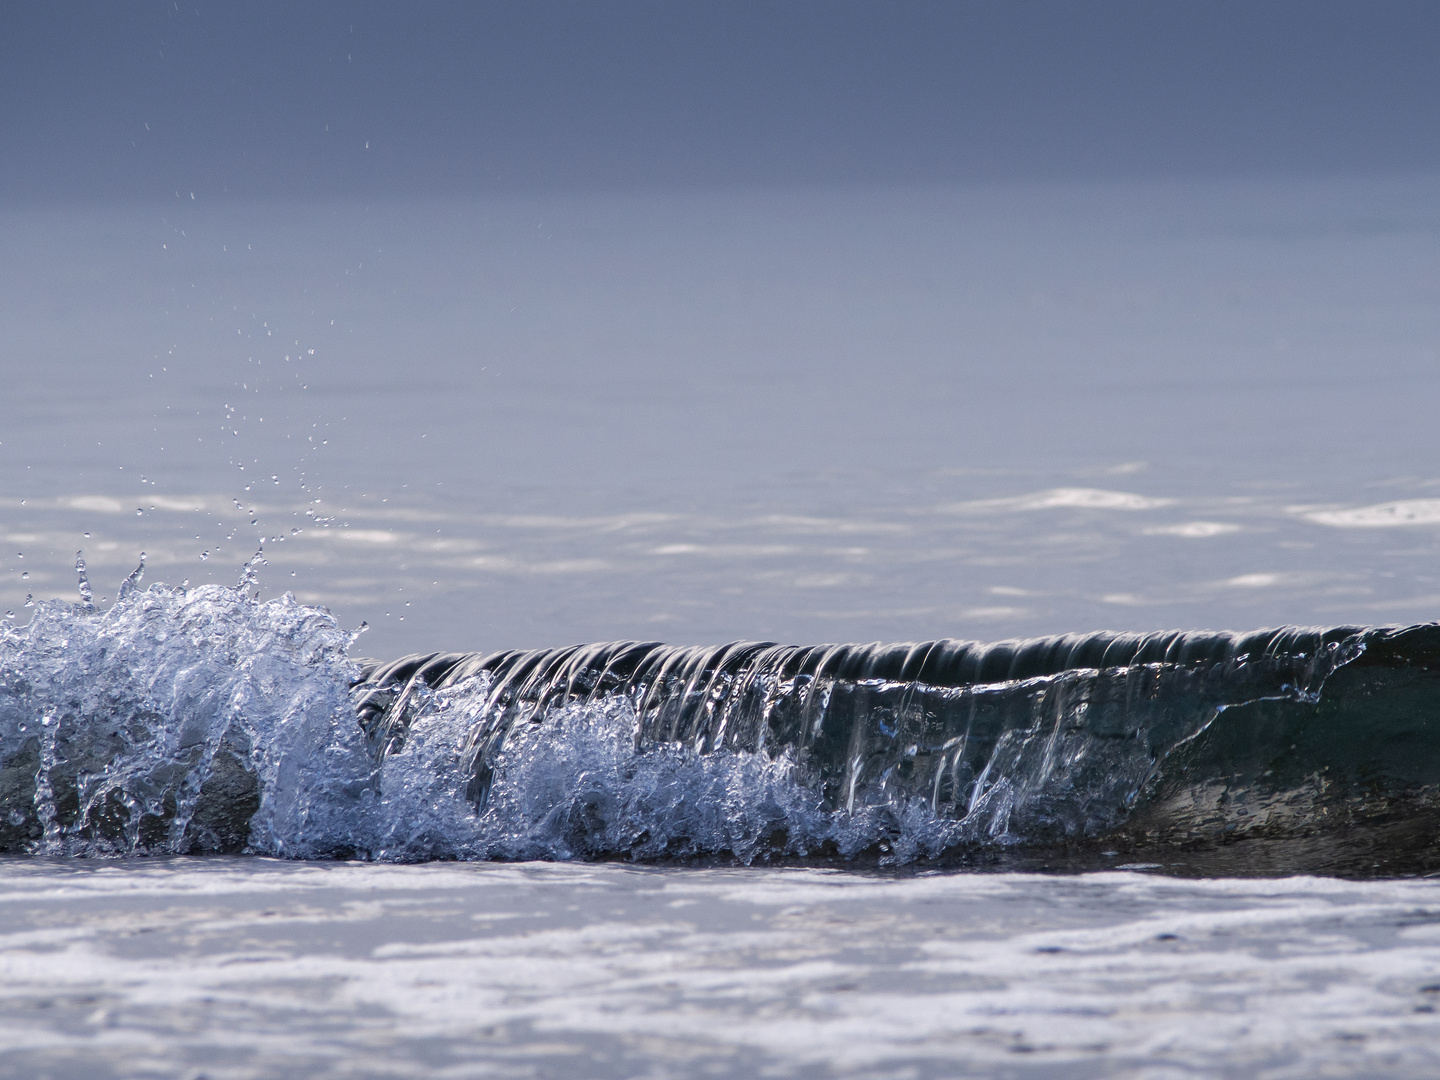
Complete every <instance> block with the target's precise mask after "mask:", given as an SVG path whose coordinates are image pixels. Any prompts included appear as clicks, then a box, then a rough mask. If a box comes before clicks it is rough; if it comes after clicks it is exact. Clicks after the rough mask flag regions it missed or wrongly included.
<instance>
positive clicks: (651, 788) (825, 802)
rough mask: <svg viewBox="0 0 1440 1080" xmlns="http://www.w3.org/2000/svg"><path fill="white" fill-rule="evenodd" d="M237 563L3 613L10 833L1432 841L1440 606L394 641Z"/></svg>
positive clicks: (994, 844) (353, 850)
mask: <svg viewBox="0 0 1440 1080" xmlns="http://www.w3.org/2000/svg"><path fill="white" fill-rule="evenodd" d="M252 584H253V569H247V576H246V578H245V579H243V580H242V582H241V584H240V586H238V587H236V588H223V587H220V586H214V585H207V586H202V587H200V588H195V589H183V588H174V587H169V586H165V585H154V586H151V587H150V588H149V589H146V590H142V589H140V587H139V585H138V577H136V576H132V579H131V580H130V581H129V582H127V584H126V586H125V587H124V588H122V590H121V595H120V597H119V599H118V600H117V601H116V603H115V604H114V605H113V606H112V607H110V608H109V609H108V610H103V611H102V610H97V609H96V607H95V606H94V604H93V603H92V602H91V601H90V600H88V599H87V601H86V602H84V603H80V604H69V603H64V602H61V601H58V600H57V601H48V602H43V603H41V604H39V605H37V607H36V609H35V613H34V616H33V618H32V620H31V622H30V623H29V625H27V626H24V627H14V626H7V627H5V628H3V629H0V850H3V851H7V852H12V853H32V854H50V855H133V854H178V853H204V852H240V851H245V852H253V853H259V854H269V855H278V856H285V857H303V858H314V857H355V858H366V859H389V860H420V859H435V858H505V859H519V858H552V859H572V858H579V859H596V858H626V859H637V860H694V859H724V860H735V861H740V862H754V861H757V860H797V859H801V860H815V859H822V860H855V859H859V860H873V861H878V862H880V863H882V864H883V863H898V864H908V863H915V862H917V861H926V862H938V863H941V864H946V863H952V864H953V863H959V864H967V865H975V864H977V863H978V864H983V863H984V862H985V861H986V860H994V859H1003V858H1010V859H1013V858H1017V857H1022V858H1031V859H1041V860H1047V861H1046V862H1045V863H1044V864H1045V865H1052V864H1059V863H1060V862H1063V860H1065V859H1074V858H1082V859H1091V860H1093V859H1096V858H1100V857H1101V856H1104V857H1105V858H1111V859H1113V858H1114V857H1116V856H1117V855H1127V854H1128V855H1129V856H1130V857H1132V858H1135V857H1139V858H1163V859H1168V860H1171V861H1173V860H1174V859H1176V858H1182V859H1183V858H1190V857H1192V856H1196V853H1200V854H1207V853H1208V855H1207V857H1208V858H1210V859H1211V865H1212V866H1213V865H1215V862H1214V860H1216V859H1219V860H1220V861H1221V863H1224V860H1225V859H1227V858H1228V859H1231V861H1232V863H1233V864H1234V865H1229V866H1228V868H1229V869H1232V870H1233V869H1252V870H1254V869H1258V870H1293V869H1312V870H1324V871H1327V872H1352V873H1376V872H1381V873H1415V872H1427V871H1429V870H1431V869H1434V868H1437V867H1440V858H1437V857H1436V856H1435V854H1434V849H1435V848H1436V845H1435V843H1434V842H1433V838H1434V836H1435V835H1436V828H1437V826H1440V682H1437V672H1440V625H1435V624H1426V625H1422V626H1413V627H1405V628H1365V627H1332V628H1309V629H1307V628H1285V629H1281V630H1273V631H1262V632H1257V633H1252V634H1243V635H1242V634H1221V633H1184V632H1171V633H1166V634H1152V635H1117V634H1089V635H1071V636H1066V637H1056V638H1045V639H1036V640H1033V641H1025V642H1002V643H998V644H993V645H981V644H976V643H971V642H958V641H940V642H931V643H925V644H920V645H894V646H882V645H863V646H860V645H850V646H821V647H815V648H797V647H791V646H778V645H772V644H766V643H736V644H732V645H727V646H720V647H715V648H676V647H670V646H664V645H660V644H657V643H644V642H617V643H609V644H602V645H592V646H584V647H579V646H577V647H574V648H569V649H554V650H540V651H534V652H504V653H496V654H491V655H488V656H482V655H479V654H440V655H432V656H417V657H408V658H406V659H404V660H401V661H397V662H394V663H389V664H382V663H377V662H371V661H358V660H353V659H350V658H349V656H348V652H349V650H350V649H351V648H352V647H353V645H354V643H355V638H356V635H355V634H353V633H350V632H347V631H345V630H343V629H342V628H341V627H340V626H338V625H337V623H336V622H335V620H334V619H333V618H332V617H331V616H330V615H329V613H328V612H326V611H324V610H323V609H320V608H314V607H307V606H305V605H302V604H300V603H298V602H297V601H295V600H294V598H293V597H291V596H289V595H288V594H287V595H286V596H284V597H282V598H280V599H276V600H269V601H263V602H262V601H260V600H258V599H254V598H252V597H251V596H250V590H249V588H248V586H250V585H252ZM1235 860H1239V862H1238V863H1237V862H1235Z"/></svg>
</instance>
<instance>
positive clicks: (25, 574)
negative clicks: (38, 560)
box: [20, 570, 30, 581]
mask: <svg viewBox="0 0 1440 1080" xmlns="http://www.w3.org/2000/svg"><path fill="white" fill-rule="evenodd" d="M20 580H21V581H29V580H30V571H29V570H21V571H20Z"/></svg>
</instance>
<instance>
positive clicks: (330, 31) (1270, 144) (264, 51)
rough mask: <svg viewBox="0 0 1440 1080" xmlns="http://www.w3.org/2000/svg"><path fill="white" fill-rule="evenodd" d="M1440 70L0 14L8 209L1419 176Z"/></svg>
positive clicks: (955, 7) (1409, 65)
mask: <svg viewBox="0 0 1440 1080" xmlns="http://www.w3.org/2000/svg"><path fill="white" fill-rule="evenodd" d="M1437 55H1440V4H1436V3H1433V2H1431V0H1421V2H1384V0H1366V2H1363V3H1337V2H1333V0H1301V2H1289V0H1286V2H1272V3H1267V2H1257V0H1241V2H1231V0H1219V2H1204V3H1197V2H1194V0H1185V2H1183V3H1181V2H1169V0H1105V2H1103V3H1098V2H1053V0H1040V2H1018V0H996V2H991V0H987V2H980V3H973V2H954V3H929V2H911V3H854V2H846V0H813V2H812V0H802V2H776V0H767V2H763V3H750V2H737V0H727V2H724V3H686V2H675V0H666V2H613V3H612V2H599V3H597V2H592V0H584V2H569V0H561V2H540V0H526V2H523V3H520V2H517V3H480V2H474V0H467V2H461V3H447V2H406V3H378V2H358V3H337V2H307V3H279V2H247V3H217V2H215V0H198V2H197V0H186V2H183V3H178V2H172V0H143V2H133V0H132V2H117V0H101V2H68V3H66V2H57V0H7V2H6V3H5V4H4V5H3V7H0V146H3V147H4V152H3V154H0V197H3V198H7V199H10V200H12V201H13V200H15V199H24V200H27V201H28V200H30V199H35V198H40V199H48V198H74V197H79V198H84V199H93V198H105V199H109V198H125V199H132V198H137V197H138V198H159V197H162V196H163V197H169V198H173V197H174V193H175V192H176V191H183V192H184V193H185V194H186V195H188V193H189V192H190V191H195V192H197V196H201V197H212V196H216V195H221V194H229V195H232V196H235V195H238V196H251V195H287V196H327V195H335V194H376V195H379V194H411V195H425V194H464V193H485V192H508V191H517V190H518V191H526V190H547V189H557V188H558V189H586V188H629V187H636V186H645V187H649V186H694V185H702V186H703V185H733V184H755V183H759V184H774V183H805V184H809V183H823V184H833V183H853V182H862V183H865V182H877V181H878V182H886V181H921V182H929V181H942V182H943V181H948V180H955V179H961V180H967V179H988V178H996V179H1030V178H1034V179H1053V178H1057V177H1065V176H1082V177H1083V176H1090V177H1096V176H1102V177H1103V176H1150V175H1176V174H1179V175H1217V174H1218V175H1226V174H1236V173H1253V172H1280V173H1294V172H1375V171H1389V170H1412V169H1427V168H1432V167H1434V166H1436V165H1440V124H1437V123H1436V118H1437V116H1440V62H1437V61H1436V57H1437ZM367 144H368V149H367Z"/></svg>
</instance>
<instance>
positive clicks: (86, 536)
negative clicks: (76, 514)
mask: <svg viewBox="0 0 1440 1080" xmlns="http://www.w3.org/2000/svg"><path fill="white" fill-rule="evenodd" d="M85 539H86V540H89V539H90V534H89V533H88V532H87V533H86V534H85Z"/></svg>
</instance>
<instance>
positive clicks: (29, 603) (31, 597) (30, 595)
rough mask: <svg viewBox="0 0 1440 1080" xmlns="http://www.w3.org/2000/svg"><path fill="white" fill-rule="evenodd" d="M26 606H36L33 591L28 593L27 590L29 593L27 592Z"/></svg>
mask: <svg viewBox="0 0 1440 1080" xmlns="http://www.w3.org/2000/svg"><path fill="white" fill-rule="evenodd" d="M25 606H26V607H34V606H35V595H34V594H33V593H28V592H27V593H26V594H25Z"/></svg>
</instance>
